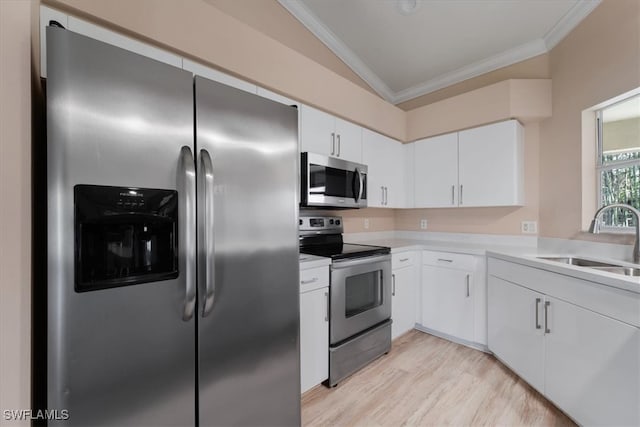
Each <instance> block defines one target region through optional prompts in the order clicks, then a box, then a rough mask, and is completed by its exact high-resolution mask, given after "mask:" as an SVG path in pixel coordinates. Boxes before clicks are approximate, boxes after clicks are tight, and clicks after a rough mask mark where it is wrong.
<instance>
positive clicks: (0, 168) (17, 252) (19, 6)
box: [0, 0, 31, 425]
mask: <svg viewBox="0 0 640 427" xmlns="http://www.w3.org/2000/svg"><path fill="white" fill-rule="evenodd" d="M30 21H31V4H30V2H28V1H23V0H1V1H0V189H1V190H0V195H1V198H2V203H0V227H2V228H1V229H0V410H4V409H28V408H30V383H29V378H30V375H29V371H30V363H31V360H30V359H31V354H30V345H29V341H30V339H31V337H30V335H31V322H30V315H31V311H30V306H31V301H30V299H31V179H30V174H31V168H30V164H31V157H30V156H31V120H30V117H31V94H30V58H29V55H30V54H29V52H30V40H31V27H30ZM0 416H2V414H0ZM2 420H3V422H4V417H3V418H2ZM13 425H15V424H13Z"/></svg>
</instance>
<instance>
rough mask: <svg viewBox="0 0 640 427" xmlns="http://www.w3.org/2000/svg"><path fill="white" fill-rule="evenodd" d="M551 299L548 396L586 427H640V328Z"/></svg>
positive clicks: (547, 358)
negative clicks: (589, 426)
mask: <svg viewBox="0 0 640 427" xmlns="http://www.w3.org/2000/svg"><path fill="white" fill-rule="evenodd" d="M547 300H548V302H549V306H548V307H547V310H548V320H549V322H548V325H547V327H548V332H547V334H546V335H545V340H546V342H545V345H546V351H545V394H546V396H547V397H548V398H549V399H551V400H552V401H553V402H554V403H555V404H556V405H558V406H559V407H560V408H562V409H563V410H564V411H565V412H567V413H568V414H569V415H571V416H572V417H573V418H574V419H575V420H576V421H577V422H578V423H579V424H582V425H629V426H631V425H634V426H637V425H640V329H638V328H636V327H633V326H631V325H628V324H626V323H622V322H619V321H617V320H613V319H611V318H608V317H605V316H602V315H600V314H597V313H594V312H592V311H590V310H586V309H584V308H581V307H578V306H576V305H573V304H569V303H567V302H564V301H560V300H557V299H555V298H551V297H547Z"/></svg>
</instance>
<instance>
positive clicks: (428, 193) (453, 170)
mask: <svg viewBox="0 0 640 427" xmlns="http://www.w3.org/2000/svg"><path fill="white" fill-rule="evenodd" d="M413 145H414V154H413V162H414V165H413V168H414V175H413V176H414V200H413V201H414V207H416V208H445V207H454V206H458V134H457V133H449V134H446V135H440V136H435V137H433V138H427V139H423V140H421V141H417V142H415V143H414V144H413Z"/></svg>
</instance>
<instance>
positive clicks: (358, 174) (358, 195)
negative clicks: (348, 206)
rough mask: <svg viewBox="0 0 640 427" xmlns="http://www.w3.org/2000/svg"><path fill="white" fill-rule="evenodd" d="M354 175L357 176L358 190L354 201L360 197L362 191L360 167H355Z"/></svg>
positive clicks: (362, 182)
mask: <svg viewBox="0 0 640 427" xmlns="http://www.w3.org/2000/svg"><path fill="white" fill-rule="evenodd" d="M356 177H357V178H358V191H357V196H356V197H355V199H356V202H357V201H359V200H361V199H362V193H364V180H363V178H362V173H360V169H358V168H356Z"/></svg>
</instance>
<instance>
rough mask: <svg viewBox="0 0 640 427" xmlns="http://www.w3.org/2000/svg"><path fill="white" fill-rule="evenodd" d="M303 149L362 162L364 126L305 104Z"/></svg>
mask: <svg viewBox="0 0 640 427" xmlns="http://www.w3.org/2000/svg"><path fill="white" fill-rule="evenodd" d="M300 151H303V152H304V151H309V152H312V153H317V154H322V155H325V156H330V157H336V158H340V159H343V160H347V161H350V162H356V163H362V128H361V127H360V126H358V125H355V124H353V123H349V122H347V121H345V120H342V119H339V118H337V117H334V116H332V115H331V114H327V113H325V112H323V111H320V110H316V109H315V108H312V107H309V106H307V105H302V106H301V114H300Z"/></svg>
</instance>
